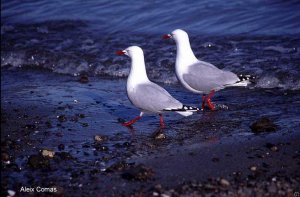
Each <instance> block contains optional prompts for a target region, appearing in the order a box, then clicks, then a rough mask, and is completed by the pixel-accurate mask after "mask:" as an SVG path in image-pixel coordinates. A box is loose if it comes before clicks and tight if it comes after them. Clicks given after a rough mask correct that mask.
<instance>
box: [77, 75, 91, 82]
mask: <svg viewBox="0 0 300 197" xmlns="http://www.w3.org/2000/svg"><path fill="white" fill-rule="evenodd" d="M79 82H80V83H88V82H89V78H88V76H87V75H81V76H80V78H79Z"/></svg>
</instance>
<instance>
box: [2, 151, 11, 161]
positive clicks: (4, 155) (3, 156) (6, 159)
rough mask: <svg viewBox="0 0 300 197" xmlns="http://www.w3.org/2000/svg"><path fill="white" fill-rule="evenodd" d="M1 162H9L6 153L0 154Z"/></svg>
mask: <svg viewBox="0 0 300 197" xmlns="http://www.w3.org/2000/svg"><path fill="white" fill-rule="evenodd" d="M1 161H4V162H7V161H9V155H8V154H7V153H6V152H2V153H1Z"/></svg>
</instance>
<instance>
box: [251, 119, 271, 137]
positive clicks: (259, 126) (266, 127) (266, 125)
mask: <svg viewBox="0 0 300 197" xmlns="http://www.w3.org/2000/svg"><path fill="white" fill-rule="evenodd" d="M250 128H251V130H252V132H253V133H261V132H274V131H276V129H277V125H275V124H274V123H273V122H272V121H271V120H270V119H269V118H266V117H263V118H261V119H259V120H257V121H256V122H254V123H253V124H252V125H251V126H250Z"/></svg>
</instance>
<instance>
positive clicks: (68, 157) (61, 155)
mask: <svg viewBox="0 0 300 197" xmlns="http://www.w3.org/2000/svg"><path fill="white" fill-rule="evenodd" d="M56 156H58V157H59V158H61V159H62V160H72V159H74V158H73V156H72V155H71V154H70V153H68V152H60V153H56Z"/></svg>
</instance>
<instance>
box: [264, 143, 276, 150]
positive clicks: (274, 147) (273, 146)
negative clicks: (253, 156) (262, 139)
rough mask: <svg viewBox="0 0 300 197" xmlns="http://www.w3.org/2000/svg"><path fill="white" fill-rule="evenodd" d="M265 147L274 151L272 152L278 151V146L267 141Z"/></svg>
mask: <svg viewBox="0 0 300 197" xmlns="http://www.w3.org/2000/svg"><path fill="white" fill-rule="evenodd" d="M266 147H267V148H268V149H270V150H271V151H274V152H276V151H278V147H277V146H276V145H275V144H272V143H267V144H266Z"/></svg>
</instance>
